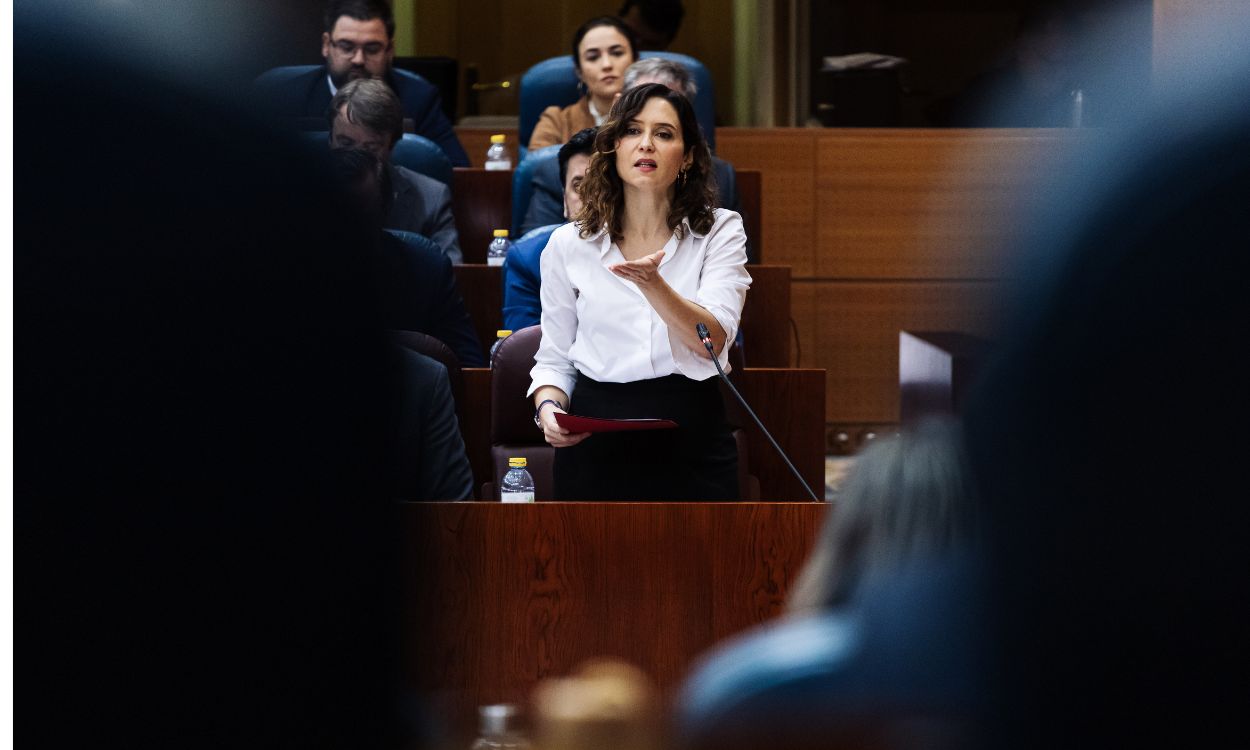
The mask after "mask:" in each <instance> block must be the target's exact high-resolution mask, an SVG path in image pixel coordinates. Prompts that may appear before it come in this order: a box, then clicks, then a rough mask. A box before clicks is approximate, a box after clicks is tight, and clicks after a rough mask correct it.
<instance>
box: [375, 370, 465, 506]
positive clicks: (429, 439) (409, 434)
mask: <svg viewBox="0 0 1250 750" xmlns="http://www.w3.org/2000/svg"><path fill="white" fill-rule="evenodd" d="M399 356H400V357H401V358H402V359H401V367H400V372H401V374H402V377H403V387H402V390H401V393H402V394H403V395H402V396H401V399H400V404H399V409H397V410H396V412H397V416H398V418H399V440H398V441H397V444H398V446H399V451H400V453H399V455H398V456H396V461H395V479H394V490H393V492H394V493H395V496H396V499H400V500H471V499H473V471H472V470H471V469H470V468H469V459H468V457H467V456H466V455H465V452H464V439H463V438H462V437H461V436H460V427H459V425H458V424H457V422H456V411H455V406H454V403H453V401H452V397H451V386H450V385H449V383H448V380H447V368H446V367H444V366H443V364H442V363H441V362H438V361H436V360H433V359H431V358H429V357H427V356H425V355H423V354H418V353H416V352H414V351H409V350H408V349H402V350H400V351H399Z"/></svg>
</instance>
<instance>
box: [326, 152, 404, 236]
mask: <svg viewBox="0 0 1250 750" xmlns="http://www.w3.org/2000/svg"><path fill="white" fill-rule="evenodd" d="M330 167H331V169H332V170H333V171H334V175H335V177H336V178H338V181H339V184H340V185H341V186H342V187H343V189H344V191H345V193H346V194H347V196H348V197H349V198H350V201H351V210H352V211H353V212H355V213H357V214H359V215H361V216H364V217H366V220H367V221H368V222H369V224H370V225H372V226H376V227H377V228H378V229H381V228H382V224H383V223H384V221H385V218H386V214H387V213H388V212H389V211H390V210H391V201H392V195H391V180H390V172H389V170H387V169H386V165H385V164H383V163H382V162H380V161H378V160H377V159H376V158H375V157H374V156H373V154H371V153H369V152H368V151H365V150H363V149H358V148H336V149H332V150H331V151H330Z"/></svg>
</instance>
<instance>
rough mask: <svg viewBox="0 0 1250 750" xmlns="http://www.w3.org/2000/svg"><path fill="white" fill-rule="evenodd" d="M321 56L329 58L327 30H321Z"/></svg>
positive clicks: (328, 35)
mask: <svg viewBox="0 0 1250 750" xmlns="http://www.w3.org/2000/svg"><path fill="white" fill-rule="evenodd" d="M321 56H322V57H324V58H325V59H327V60H329V59H330V34H329V32H326V31H323V32H321Z"/></svg>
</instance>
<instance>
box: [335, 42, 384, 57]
mask: <svg viewBox="0 0 1250 750" xmlns="http://www.w3.org/2000/svg"><path fill="white" fill-rule="evenodd" d="M332 44H333V45H334V49H336V50H338V52H339V54H340V55H342V56H343V57H355V56H356V50H360V51H361V52H363V53H364V54H365V57H377V56H378V55H380V54H382V53H383V52H385V51H386V45H385V44H383V43H381V42H369V43H368V44H355V43H353V42H349V41H347V40H346V39H343V40H339V41H337V42H332Z"/></svg>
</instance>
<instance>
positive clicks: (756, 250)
mask: <svg viewBox="0 0 1250 750" xmlns="http://www.w3.org/2000/svg"><path fill="white" fill-rule="evenodd" d="M734 173H735V175H734V181H735V183H736V185H737V188H738V208H740V209H741V210H742V228H743V230H745V231H746V233H747V240H748V241H749V242H750V243H751V252H752V255H753V256H754V258H755V262H756V263H765V262H767V261H766V260H765V258H764V236H763V235H762V234H761V233H760V230H761V229H762V227H763V226H764V224H763V220H762V216H763V205H764V203H763V201H764V196H763V189H764V186H763V182H764V180H763V176H762V175H761V174H760V172H759V170H758V169H735V170H734Z"/></svg>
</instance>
